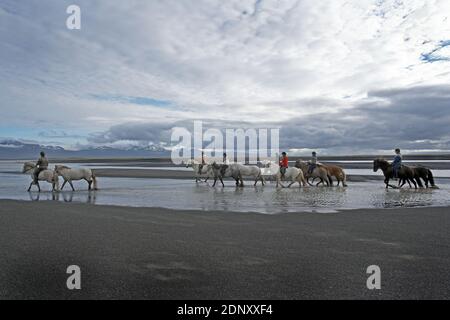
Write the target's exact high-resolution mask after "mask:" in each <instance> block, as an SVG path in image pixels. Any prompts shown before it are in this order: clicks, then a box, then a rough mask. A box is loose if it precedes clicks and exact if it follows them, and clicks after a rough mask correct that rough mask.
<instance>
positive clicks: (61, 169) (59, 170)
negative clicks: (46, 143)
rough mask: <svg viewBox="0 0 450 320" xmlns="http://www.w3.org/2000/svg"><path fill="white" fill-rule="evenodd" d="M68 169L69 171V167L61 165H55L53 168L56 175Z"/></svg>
mask: <svg viewBox="0 0 450 320" xmlns="http://www.w3.org/2000/svg"><path fill="white" fill-rule="evenodd" d="M68 169H70V168H69V167H66V166H62V165H56V166H55V173H56V174H61V173H62V171H64V170H68Z"/></svg>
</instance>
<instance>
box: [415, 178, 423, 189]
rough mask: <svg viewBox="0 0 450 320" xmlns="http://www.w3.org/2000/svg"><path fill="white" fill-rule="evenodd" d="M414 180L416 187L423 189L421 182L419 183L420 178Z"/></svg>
mask: <svg viewBox="0 0 450 320" xmlns="http://www.w3.org/2000/svg"><path fill="white" fill-rule="evenodd" d="M415 180H416V182H417V185H418V186H419V188H423V184H422V181H420V178H419V177H417V178H415Z"/></svg>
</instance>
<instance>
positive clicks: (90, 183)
mask: <svg viewBox="0 0 450 320" xmlns="http://www.w3.org/2000/svg"><path fill="white" fill-rule="evenodd" d="M84 180H86V182H87V184H88V190H91V185H92V180H88V179H86V178H85V179H84Z"/></svg>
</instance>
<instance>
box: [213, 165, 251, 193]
mask: <svg viewBox="0 0 450 320" xmlns="http://www.w3.org/2000/svg"><path fill="white" fill-rule="evenodd" d="M208 174H209V175H210V176H213V177H214V183H213V185H212V186H213V187H214V186H215V185H216V182H217V179H219V180H220V182H221V183H222V187H224V186H225V185H224V183H223V178H226V177H230V178H233V179H234V180H235V181H236V186H239V185H240V186H241V187H243V186H244V182H243V181H242V176H241V174H240V170H239V168H238V166H237V164H236V163H232V164H217V163H215V162H214V163H212V164H209V165H208Z"/></svg>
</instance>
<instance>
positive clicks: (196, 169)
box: [185, 159, 209, 182]
mask: <svg viewBox="0 0 450 320" xmlns="http://www.w3.org/2000/svg"><path fill="white" fill-rule="evenodd" d="M185 164H186V168H189V167H191V168H192V169H193V170H194V175H195V182H199V181H200V182H202V178H205V180H204V182H206V181H208V179H209V173H208V165H207V164H204V165H203V166H202V169H201V170H200V163H198V162H197V161H195V160H194V159H190V160H188V161H187V162H186V163H185ZM199 171H200V172H199Z"/></svg>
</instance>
